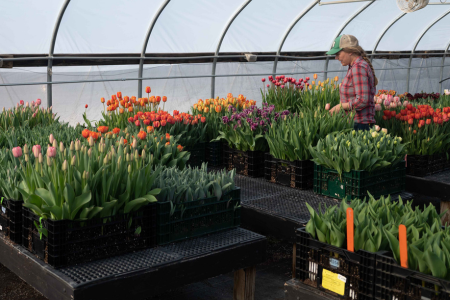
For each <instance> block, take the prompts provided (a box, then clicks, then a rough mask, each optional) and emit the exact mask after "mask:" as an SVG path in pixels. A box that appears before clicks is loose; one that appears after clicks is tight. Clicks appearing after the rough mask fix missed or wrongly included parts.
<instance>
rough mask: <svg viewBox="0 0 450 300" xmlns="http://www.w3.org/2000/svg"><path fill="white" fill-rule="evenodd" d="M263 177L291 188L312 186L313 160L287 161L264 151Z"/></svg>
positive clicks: (302, 188) (309, 187)
mask: <svg viewBox="0 0 450 300" xmlns="http://www.w3.org/2000/svg"><path fill="white" fill-rule="evenodd" d="M264 177H265V179H266V180H268V181H270V182H273V183H278V184H280V185H284V186H287V187H291V188H296V189H301V190H307V189H312V188H313V183H314V162H312V161H310V160H296V161H288V160H282V159H277V158H275V157H273V156H272V155H270V153H266V155H265V168H264Z"/></svg>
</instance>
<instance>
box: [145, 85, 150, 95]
mask: <svg viewBox="0 0 450 300" xmlns="http://www.w3.org/2000/svg"><path fill="white" fill-rule="evenodd" d="M145 92H146V93H147V94H150V93H151V92H152V89H151V88H150V87H149V86H146V87H145Z"/></svg>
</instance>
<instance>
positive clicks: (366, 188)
mask: <svg viewBox="0 0 450 300" xmlns="http://www.w3.org/2000/svg"><path fill="white" fill-rule="evenodd" d="M405 178H406V168H405V162H404V161H403V162H400V163H398V164H397V165H395V166H390V167H386V168H383V169H380V170H376V171H373V172H367V171H350V172H345V173H342V178H340V177H339V174H338V172H337V171H336V170H334V169H329V168H326V167H323V166H319V165H317V164H314V192H315V193H316V194H320V195H325V196H329V197H332V198H337V199H343V198H344V197H347V200H350V199H357V198H359V199H363V198H364V197H367V196H368V194H369V193H370V194H371V195H372V196H374V197H375V198H378V197H380V196H386V195H389V194H395V193H400V192H402V191H404V189H405Z"/></svg>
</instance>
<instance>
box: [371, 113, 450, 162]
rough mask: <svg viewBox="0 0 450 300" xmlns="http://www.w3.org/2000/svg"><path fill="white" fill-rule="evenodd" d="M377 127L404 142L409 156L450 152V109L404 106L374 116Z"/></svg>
mask: <svg viewBox="0 0 450 300" xmlns="http://www.w3.org/2000/svg"><path fill="white" fill-rule="evenodd" d="M375 119H376V121H377V124H379V125H380V126H381V127H384V128H387V129H388V130H389V132H391V133H392V134H393V135H396V136H399V137H402V138H403V140H404V141H405V142H406V143H407V152H408V154H409V155H433V154H436V153H443V152H446V151H447V150H449V149H450V122H449V120H450V107H443V108H442V109H440V108H437V109H433V108H432V107H431V106H430V105H417V106H413V105H412V104H408V105H406V107H405V108H397V109H391V110H384V111H383V112H377V113H376V114H375Z"/></svg>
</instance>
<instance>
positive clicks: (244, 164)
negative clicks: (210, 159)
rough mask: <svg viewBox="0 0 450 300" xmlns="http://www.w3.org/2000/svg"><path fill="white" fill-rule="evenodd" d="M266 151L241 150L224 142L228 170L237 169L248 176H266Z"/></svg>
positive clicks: (224, 161) (224, 157) (237, 171)
mask: <svg viewBox="0 0 450 300" xmlns="http://www.w3.org/2000/svg"><path fill="white" fill-rule="evenodd" d="M264 159H265V157H264V152H262V151H240V150H236V149H231V148H230V147H228V145H226V144H224V147H223V163H224V165H225V168H226V169H227V170H228V171H231V170H232V169H236V173H237V174H240V175H244V176H248V177H264Z"/></svg>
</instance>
